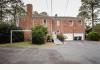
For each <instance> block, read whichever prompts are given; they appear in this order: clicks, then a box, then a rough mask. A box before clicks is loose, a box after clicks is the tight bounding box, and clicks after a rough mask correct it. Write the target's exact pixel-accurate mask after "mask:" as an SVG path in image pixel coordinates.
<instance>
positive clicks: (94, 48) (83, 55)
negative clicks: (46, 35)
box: [0, 41, 100, 64]
mask: <svg viewBox="0 0 100 70" xmlns="http://www.w3.org/2000/svg"><path fill="white" fill-rule="evenodd" d="M0 63H1V64H99V63H100V42H90V41H68V42H66V43H65V44H63V45H56V46H53V47H49V48H33V47H28V48H0Z"/></svg>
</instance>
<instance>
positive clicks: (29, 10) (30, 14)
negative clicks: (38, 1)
mask: <svg viewBox="0 0 100 70" xmlns="http://www.w3.org/2000/svg"><path fill="white" fill-rule="evenodd" d="M32 9H33V7H32V4H27V16H29V17H32Z"/></svg>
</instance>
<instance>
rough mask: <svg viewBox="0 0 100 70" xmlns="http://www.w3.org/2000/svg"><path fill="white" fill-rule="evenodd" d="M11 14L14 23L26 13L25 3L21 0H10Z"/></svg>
mask: <svg viewBox="0 0 100 70" xmlns="http://www.w3.org/2000/svg"><path fill="white" fill-rule="evenodd" d="M9 3H10V9H9V14H10V15H11V16H12V17H13V18H12V19H13V20H14V23H16V21H17V20H18V18H19V17H20V16H23V15H24V14H25V10H24V8H23V7H24V4H23V2H22V1H21V0H10V1H9Z"/></svg>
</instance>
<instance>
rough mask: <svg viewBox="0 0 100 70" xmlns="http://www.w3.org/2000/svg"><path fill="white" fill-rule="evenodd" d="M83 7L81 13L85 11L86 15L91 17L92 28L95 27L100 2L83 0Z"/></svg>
mask: <svg viewBox="0 0 100 70" xmlns="http://www.w3.org/2000/svg"><path fill="white" fill-rule="evenodd" d="M81 2H82V6H81V7H80V11H82V12H83V11H85V12H87V13H85V15H87V14H88V15H91V20H92V28H93V27H94V18H95V12H94V11H95V10H97V9H98V8H100V1H99V0H81Z"/></svg>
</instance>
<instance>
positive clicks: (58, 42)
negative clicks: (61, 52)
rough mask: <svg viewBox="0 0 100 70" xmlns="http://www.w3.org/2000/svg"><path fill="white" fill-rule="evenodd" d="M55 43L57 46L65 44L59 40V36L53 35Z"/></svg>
mask: <svg viewBox="0 0 100 70" xmlns="http://www.w3.org/2000/svg"><path fill="white" fill-rule="evenodd" d="M52 37H53V41H54V43H55V44H56V45H59V44H63V43H62V42H61V41H60V40H59V39H57V35H56V34H53V36H52Z"/></svg>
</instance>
